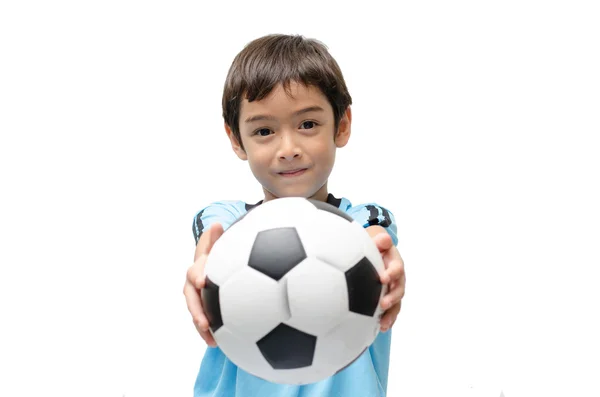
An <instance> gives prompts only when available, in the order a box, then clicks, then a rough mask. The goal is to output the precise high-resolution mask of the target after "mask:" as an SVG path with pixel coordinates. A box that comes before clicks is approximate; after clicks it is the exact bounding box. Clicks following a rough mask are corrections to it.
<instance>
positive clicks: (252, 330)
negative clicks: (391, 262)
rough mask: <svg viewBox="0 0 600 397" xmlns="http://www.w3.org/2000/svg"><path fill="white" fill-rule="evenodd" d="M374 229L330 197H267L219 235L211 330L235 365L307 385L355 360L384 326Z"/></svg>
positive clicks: (212, 265) (213, 261) (212, 272)
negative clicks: (329, 201)
mask: <svg viewBox="0 0 600 397" xmlns="http://www.w3.org/2000/svg"><path fill="white" fill-rule="evenodd" d="M383 271H384V264H383V260H382V258H381V254H380V253H379V250H378V249H377V247H376V245H375V243H374V242H373V241H372V239H371V237H370V236H369V234H368V233H367V231H366V230H365V229H364V228H363V227H362V225H360V224H359V223H357V222H356V221H354V220H353V219H352V218H351V217H350V216H349V215H347V214H346V213H344V212H343V211H341V210H339V209H338V208H337V207H334V206H332V205H330V204H327V203H324V202H321V201H316V200H309V199H305V198H300V197H298V198H297V197H287V198H280V199H276V200H271V201H267V202H265V203H263V204H261V205H259V206H257V207H255V208H253V209H251V210H250V211H249V212H247V213H246V214H245V215H244V216H243V217H241V218H240V219H238V220H237V221H236V222H235V223H234V224H233V225H231V226H230V227H229V228H228V229H227V231H226V232H225V233H224V234H223V235H222V236H221V237H220V238H219V239H218V240H217V241H216V243H215V244H214V246H213V248H212V249H211V252H210V254H209V256H208V258H207V261H206V263H205V274H206V287H205V288H204V289H202V292H201V294H202V303H203V307H204V311H205V313H206V316H207V318H208V320H209V324H210V332H211V333H212V335H213V337H214V339H215V341H216V342H217V345H218V346H219V347H220V349H221V350H222V351H223V353H224V354H225V355H226V356H227V357H228V358H229V359H230V360H231V361H232V362H233V363H234V364H236V365H237V366H238V367H240V368H242V369H243V370H245V371H246V372H248V373H250V374H253V375H254V376H257V377H259V378H262V379H265V380H267V381H270V382H274V383H282V384H296V385H300V384H308V383H314V382H317V381H320V380H323V379H325V378H328V377H330V376H332V375H334V374H336V373H337V372H339V371H341V370H342V369H344V368H345V367H347V366H348V365H350V364H351V363H353V362H354V361H355V360H356V359H357V358H358V357H359V356H360V355H361V354H362V353H363V352H364V351H365V350H366V349H367V348H368V347H369V346H370V345H371V344H372V343H373V341H374V340H375V338H376V337H377V334H378V333H379V327H380V323H379V321H380V317H381V314H382V309H381V305H380V300H381V298H382V296H383V295H384V294H385V292H386V288H385V286H384V285H382V284H381V282H380V275H381V273H382V272H383Z"/></svg>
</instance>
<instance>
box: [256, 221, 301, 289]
mask: <svg viewBox="0 0 600 397" xmlns="http://www.w3.org/2000/svg"><path fill="white" fill-rule="evenodd" d="M304 259H306V252H305V251H304V247H303V246H302V241H300V236H298V232H297V231H296V229H295V228H293V227H282V228H277V229H269V230H264V231H262V232H259V233H258V234H257V236H256V240H254V245H253V246H252V251H251V252H250V259H249V260H248V266H250V267H251V268H254V269H256V270H258V271H259V272H261V273H263V274H265V275H267V276H269V277H271V278H272V279H274V280H276V281H279V279H281V278H282V277H283V276H285V274H286V273H287V272H289V271H290V270H292V269H293V268H294V267H295V266H296V265H297V264H299V263H300V262H302V261H303V260H304Z"/></svg>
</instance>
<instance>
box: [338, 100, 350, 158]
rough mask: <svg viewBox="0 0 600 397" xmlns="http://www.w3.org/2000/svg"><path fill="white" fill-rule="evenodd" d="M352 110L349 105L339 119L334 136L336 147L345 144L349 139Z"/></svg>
mask: <svg viewBox="0 0 600 397" xmlns="http://www.w3.org/2000/svg"><path fill="white" fill-rule="evenodd" d="M351 127H352V110H351V109H350V106H348V108H346V111H345V112H344V116H342V118H341V119H340V125H339V126H338V130H337V135H336V136H335V145H336V146H337V147H338V148H341V147H344V146H346V144H347V143H348V141H349V140H350V133H351V130H352V128H351Z"/></svg>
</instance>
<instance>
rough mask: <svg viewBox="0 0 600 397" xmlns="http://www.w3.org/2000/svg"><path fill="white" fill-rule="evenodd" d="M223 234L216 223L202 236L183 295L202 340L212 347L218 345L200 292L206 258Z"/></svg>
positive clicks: (220, 227) (202, 284)
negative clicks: (210, 328)
mask: <svg viewBox="0 0 600 397" xmlns="http://www.w3.org/2000/svg"><path fill="white" fill-rule="evenodd" d="M223 233H224V231H223V226H222V225H221V224H219V223H214V224H212V225H211V227H210V228H209V229H208V230H207V231H206V232H204V233H203V234H202V236H200V240H199V241H198V245H197V246H196V253H195V254H194V264H193V265H192V266H190V267H189V269H188V271H187V277H186V280H185V284H184V286H183V294H184V295H185V300H186V303H187V307H188V310H189V312H190V314H191V315H192V319H193V321H194V325H195V326H196V329H197V330H198V332H199V333H200V336H201V337H202V339H204V341H205V342H206V343H207V344H208V345H209V346H211V347H215V346H217V343H216V342H215V339H214V338H213V336H212V334H211V333H210V331H209V330H208V329H209V323H208V318H207V317H206V314H205V313H204V310H203V308H202V295H201V294H200V290H201V289H202V288H204V285H205V278H206V277H205V275H204V264H205V263H206V258H207V257H208V254H209V253H210V250H211V249H212V247H213V245H214V244H215V242H216V241H217V240H218V239H219V237H221V235H223Z"/></svg>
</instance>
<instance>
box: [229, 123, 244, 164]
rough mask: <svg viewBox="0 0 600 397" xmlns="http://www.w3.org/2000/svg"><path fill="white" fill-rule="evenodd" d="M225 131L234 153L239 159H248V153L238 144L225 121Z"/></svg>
mask: <svg viewBox="0 0 600 397" xmlns="http://www.w3.org/2000/svg"><path fill="white" fill-rule="evenodd" d="M225 132H226V133H227V137H228V138H229V141H230V142H231V148H232V149H233V151H234V152H235V154H236V155H237V156H238V157H239V158H240V159H241V160H244V161H245V160H248V155H247V154H246V151H245V150H244V149H243V148H242V145H240V142H238V140H237V138H236V137H235V135H233V132H232V131H231V128H229V126H228V125H227V123H225Z"/></svg>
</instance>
